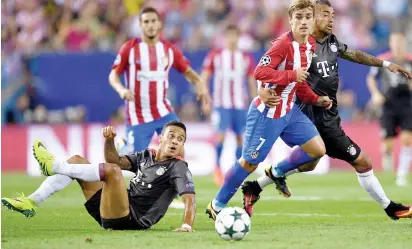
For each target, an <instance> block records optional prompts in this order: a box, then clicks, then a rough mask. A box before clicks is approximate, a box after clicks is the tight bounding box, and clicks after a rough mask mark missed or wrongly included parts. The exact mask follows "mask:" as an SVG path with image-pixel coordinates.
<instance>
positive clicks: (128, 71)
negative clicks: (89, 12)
mask: <svg viewBox="0 0 412 249" xmlns="http://www.w3.org/2000/svg"><path fill="white" fill-rule="evenodd" d="M140 26H141V28H142V32H143V35H142V37H139V38H133V39H130V40H128V41H127V42H126V43H124V44H123V46H122V47H121V48H120V51H119V53H118V54H117V57H116V60H115V62H114V64H113V68H112V71H111V73H110V76H109V81H110V84H111V86H112V87H113V88H114V89H115V90H116V91H117V92H118V94H119V95H120V97H121V98H122V99H124V100H126V113H127V136H128V138H127V140H128V143H129V144H133V148H134V151H141V150H143V149H146V148H147V146H148V145H149V143H150V140H151V138H152V136H153V134H154V132H157V134H161V130H162V127H163V125H164V124H166V123H167V122H169V121H171V120H179V118H178V117H177V115H176V114H175V113H174V111H173V108H172V106H171V104H170V101H169V100H168V99H167V89H168V87H169V80H168V76H169V71H170V69H171V68H172V67H174V68H175V69H176V70H178V71H179V72H181V73H183V74H184V76H185V77H186V79H187V80H188V81H189V82H190V83H192V84H194V85H195V86H196V93H197V96H198V98H199V99H200V100H201V101H202V107H203V111H204V112H207V111H208V110H207V109H208V105H209V102H210V96H209V92H208V89H207V87H206V85H205V84H204V83H203V82H202V80H201V78H200V76H199V75H198V74H197V73H196V72H195V71H194V70H193V69H192V68H191V67H190V65H189V62H188V60H186V58H185V57H184V56H183V54H182V52H180V51H179V49H177V48H176V47H175V46H174V45H173V44H171V43H170V42H168V41H166V40H164V39H160V30H161V21H160V16H159V14H158V12H157V11H156V9H154V8H151V7H148V8H145V9H144V10H143V11H142V12H141V14H140ZM121 74H124V75H125V81H126V87H125V86H123V84H122V82H121V81H120V75H121Z"/></svg>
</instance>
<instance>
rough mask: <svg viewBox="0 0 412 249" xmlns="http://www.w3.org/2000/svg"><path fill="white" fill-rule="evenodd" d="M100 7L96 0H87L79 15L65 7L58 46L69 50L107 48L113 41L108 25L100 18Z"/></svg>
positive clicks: (57, 41)
mask: <svg viewBox="0 0 412 249" xmlns="http://www.w3.org/2000/svg"><path fill="white" fill-rule="evenodd" d="M99 8H100V7H99V5H98V2H97V1H96V0H89V1H85V2H84V4H83V6H82V9H81V10H80V11H79V16H78V17H77V16H76V15H74V17H73V16H71V12H69V10H68V9H65V12H64V13H63V17H62V23H61V24H60V31H59V33H58V36H57V38H56V41H55V42H56V44H55V45H56V47H57V48H65V49H67V50H69V51H86V50H90V49H96V48H101V49H103V50H105V49H107V48H108V47H109V44H108V43H110V42H111V41H110V37H108V36H107V32H108V30H107V27H106V26H105V25H104V24H103V23H102V22H101V21H100V20H99Z"/></svg>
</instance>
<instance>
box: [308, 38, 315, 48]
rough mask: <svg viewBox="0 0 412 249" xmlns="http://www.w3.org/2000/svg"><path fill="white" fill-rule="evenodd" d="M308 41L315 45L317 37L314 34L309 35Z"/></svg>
mask: <svg viewBox="0 0 412 249" xmlns="http://www.w3.org/2000/svg"><path fill="white" fill-rule="evenodd" d="M308 43H309V44H310V45H311V46H312V47H315V46H316V39H315V38H314V37H313V36H311V35H310V36H309V37H308Z"/></svg>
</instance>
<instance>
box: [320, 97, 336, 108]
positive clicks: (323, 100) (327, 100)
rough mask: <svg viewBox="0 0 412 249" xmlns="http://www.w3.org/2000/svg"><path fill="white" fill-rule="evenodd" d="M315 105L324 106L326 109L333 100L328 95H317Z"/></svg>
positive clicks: (330, 106)
mask: <svg viewBox="0 0 412 249" xmlns="http://www.w3.org/2000/svg"><path fill="white" fill-rule="evenodd" d="M316 105H317V106H320V107H325V108H326V109H328V110H329V109H330V108H332V105H333V102H332V100H331V99H330V98H329V96H319V99H318V101H317V103H316Z"/></svg>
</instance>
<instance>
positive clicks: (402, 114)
mask: <svg viewBox="0 0 412 249" xmlns="http://www.w3.org/2000/svg"><path fill="white" fill-rule="evenodd" d="M380 121H381V127H382V137H384V138H391V137H396V135H398V128H400V129H401V130H406V131H412V109H409V108H408V109H404V110H394V109H393V108H385V107H384V108H383V112H382V116H381V120H380Z"/></svg>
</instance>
